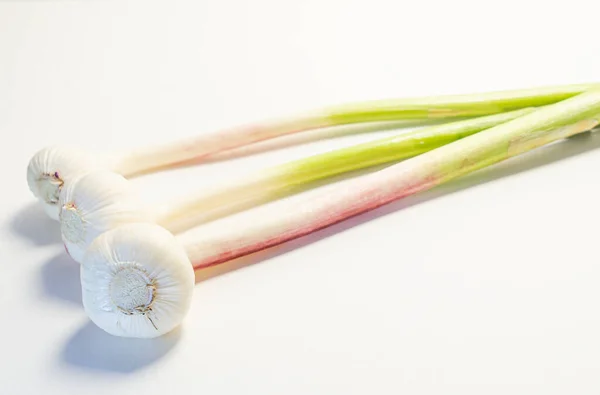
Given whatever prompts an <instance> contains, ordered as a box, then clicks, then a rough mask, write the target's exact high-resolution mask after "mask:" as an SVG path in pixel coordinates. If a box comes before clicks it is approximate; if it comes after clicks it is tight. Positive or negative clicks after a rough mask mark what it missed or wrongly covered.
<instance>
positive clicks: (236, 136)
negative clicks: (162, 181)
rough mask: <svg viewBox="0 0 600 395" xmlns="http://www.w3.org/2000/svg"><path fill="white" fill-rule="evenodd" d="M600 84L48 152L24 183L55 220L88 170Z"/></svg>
mask: <svg viewBox="0 0 600 395" xmlns="http://www.w3.org/2000/svg"><path fill="white" fill-rule="evenodd" d="M595 86H600V84H579V85H566V86H554V87H542V88H534V89H525V90H513V91H500V92H491V93H482V94H469V95H453V96H440V97H422V98H410V99H397V100H380V101H371V102H363V103H355V104H349V105H343V106H337V107H330V108H325V109H322V110H318V111H315V112H311V113H309V114H301V115H298V116H294V117H290V118H283V119H279V120H273V121H267V122H259V123H257V124H255V125H249V126H241V127H235V128H232V129H227V130H223V131H218V132H215V133H208V134H204V135H201V136H197V137H193V138H188V139H183V140H180V141H175V142H173V143H169V144H164V145H159V146H153V147H148V148H142V149H139V150H134V151H133V152H131V153H128V154H114V155H109V156H107V157H94V156H93V155H90V154H88V153H85V152H81V151H80V150H73V149H66V148H63V147H49V148H45V149H43V150H41V151H39V152H37V153H36V154H35V155H34V156H33V158H32V159H31V161H30V162H29V166H28V169H27V182H28V184H29V188H30V189H31V191H32V192H33V194H34V195H35V197H36V198H38V199H39V200H40V202H41V203H42V205H43V206H44V209H45V211H46V212H47V213H48V215H49V216H50V217H51V218H54V219H58V215H59V211H60V207H58V205H57V201H58V196H59V195H60V191H61V190H62V188H63V187H64V186H65V185H68V184H69V183H71V182H72V181H73V180H74V179H76V178H78V177H80V176H81V175H83V174H86V173H88V172H90V171H93V170H98V169H104V170H111V171H114V172H116V173H118V174H121V175H123V176H125V177H133V176H136V175H139V174H141V173H147V172H151V171H156V170H159V169H161V168H165V167H167V166H175V165H179V164H181V163H183V162H187V161H190V160H193V159H201V158H203V157H205V156H208V155H211V154H215V153H218V152H221V151H224V150H228V149H232V148H237V147H241V146H244V145H247V144H251V143H255V142H259V141H262V140H267V139H271V138H275V137H278V136H283V135H287V134H292V133H297V132H302V131H307V130H312V129H317V128H322V127H329V126H336V125H344V124H352V123H362V122H375V121H389V120H428V119H442V118H456V117H471V116H480V115H486V114H496V113H501V112H505V111H510V110H515V109H519V108H525V107H535V106H541V105H547V104H550V103H555V102H557V101H560V100H563V99H566V98H568V97H572V96H573V95H576V94H578V93H581V92H584V91H586V90H589V89H591V88H593V87H595Z"/></svg>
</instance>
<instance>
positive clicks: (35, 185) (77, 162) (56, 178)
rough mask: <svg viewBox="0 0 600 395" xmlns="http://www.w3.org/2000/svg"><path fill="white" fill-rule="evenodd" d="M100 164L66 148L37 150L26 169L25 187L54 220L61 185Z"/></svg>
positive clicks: (72, 149) (57, 208)
mask: <svg viewBox="0 0 600 395" xmlns="http://www.w3.org/2000/svg"><path fill="white" fill-rule="evenodd" d="M99 166H100V163H98V161H97V159H96V158H95V157H94V156H93V155H89V154H87V153H85V152H84V151H81V150H78V149H75V148H69V147H47V148H44V149H42V150H40V151H38V152H37V153H36V154H35V155H33V157H32V158H31V160H30V161H29V165H28V166H27V184H28V185H29V189H30V190H31V192H33V195H34V196H35V197H36V198H37V199H38V200H39V201H40V203H42V206H43V208H44V211H45V212H46V214H48V216H49V217H50V218H52V219H55V220H58V217H59V212H60V205H59V204H58V203H59V196H60V192H61V190H62V189H63V188H64V186H65V185H68V184H69V183H71V182H73V180H75V179H76V178H78V177H80V176H82V175H84V174H86V173H88V172H90V171H94V170H95V169H98V168H99Z"/></svg>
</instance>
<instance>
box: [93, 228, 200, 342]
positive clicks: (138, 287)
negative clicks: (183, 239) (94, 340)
mask: <svg viewBox="0 0 600 395" xmlns="http://www.w3.org/2000/svg"><path fill="white" fill-rule="evenodd" d="M194 283H195V277H194V270H193V268H192V264H191V263H190V260H189V259H188V257H187V255H186V253H185V250H184V249H183V247H182V245H181V244H180V243H179V242H178V241H177V239H176V238H175V237H174V236H173V235H172V234H171V233H169V232H168V231H167V230H165V229H164V228H161V227H160V226H158V225H154V224H143V223H137V224H128V225H124V226H121V227H118V228H115V229H112V230H110V231H108V232H106V233H103V234H102V235H100V236H99V237H97V238H96V239H95V240H94V242H93V243H92V244H91V245H90V248H89V249H88V251H87V253H86V254H85V257H84V259H83V262H82V265H81V286H82V296H83V306H84V308H85V311H86V313H87V315H88V316H89V317H90V319H91V320H92V321H93V322H94V324H96V325H97V326H98V327H100V328H101V329H103V330H104V331H106V332H108V333H110V334H111V335H114V336H122V337H137V338H153V337H158V336H161V335H164V334H166V333H168V332H170V331H171V330H173V329H174V328H176V327H177V326H179V325H180V323H181V322H182V320H183V319H184V317H185V316H186V314H187V312H188V311H189V308H190V305H191V299H192V295H193V291H194Z"/></svg>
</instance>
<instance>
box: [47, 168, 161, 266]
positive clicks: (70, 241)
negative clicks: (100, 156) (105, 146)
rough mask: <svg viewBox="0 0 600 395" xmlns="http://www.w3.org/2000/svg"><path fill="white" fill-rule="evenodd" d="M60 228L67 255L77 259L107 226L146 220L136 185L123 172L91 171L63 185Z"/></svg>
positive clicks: (111, 227) (60, 203) (147, 216)
mask: <svg viewBox="0 0 600 395" xmlns="http://www.w3.org/2000/svg"><path fill="white" fill-rule="evenodd" d="M59 207H60V214H59V221H60V232H61V236H62V239H63V242H64V244H65V248H66V249H67V251H68V252H69V255H71V257H72V258H73V259H74V260H75V261H77V262H80V263H81V261H82V259H83V256H84V254H85V251H86V250H87V248H88V246H89V245H90V244H91V243H92V241H93V240H94V239H95V238H96V237H98V236H100V235H101V234H102V233H104V232H106V231H107V230H110V229H113V228H116V227H118V226H120V225H124V224H128V223H132V222H149V221H150V216H149V214H148V212H147V210H146V209H145V208H144V207H143V206H142V204H141V200H140V199H139V197H138V195H137V193H136V191H135V188H133V186H132V185H131V183H130V182H129V181H127V180H126V179H125V178H124V177H123V176H121V175H119V174H116V173H113V172H110V171H93V172H90V173H88V174H86V175H84V176H82V177H81V178H79V179H76V180H74V181H72V182H70V183H68V184H65V186H64V187H63V188H62V191H61V194H60V199H59Z"/></svg>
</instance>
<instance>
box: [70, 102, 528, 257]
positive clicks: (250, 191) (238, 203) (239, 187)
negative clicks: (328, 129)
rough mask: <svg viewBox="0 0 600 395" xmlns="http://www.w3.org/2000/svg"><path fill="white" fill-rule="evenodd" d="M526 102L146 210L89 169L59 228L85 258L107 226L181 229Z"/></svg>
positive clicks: (494, 121) (123, 185)
mask: <svg viewBox="0 0 600 395" xmlns="http://www.w3.org/2000/svg"><path fill="white" fill-rule="evenodd" d="M531 111H533V109H522V110H517V111H512V112H508V113H503V114H496V115H490V116H487V117H480V118H475V119H470V120H465V121H459V122H454V123H449V124H444V125H439V126H434V127H429V128H423V129H420V130H416V131H412V132H409V133H405V134H402V135H400V136H397V137H391V138H385V139H380V140H377V141H373V142H369V143H366V144H360V145H357V146H354V147H348V148H342V149H340V150H335V151H331V152H326V153H323V154H320V155H315V156H312V157H308V158H305V159H300V160H297V161H294V162H291V163H288V164H284V165H280V166H275V167H273V168H270V169H266V170H263V171H259V172H256V173H253V174H251V175H250V176H247V177H245V178H242V179H239V180H234V182H232V183H228V184H225V186H222V187H220V188H216V189H214V190H213V191H210V192H208V193H207V192H205V191H202V192H201V193H199V194H198V195H195V196H192V197H188V198H186V199H184V200H182V201H181V202H180V203H177V202H175V203H174V204H169V205H165V206H163V207H164V208H161V207H157V208H155V209H154V210H152V209H148V210H147V209H145V208H144V207H143V206H142V204H140V199H139V197H138V196H137V195H136V194H135V190H134V189H133V188H132V185H131V184H130V182H129V181H127V180H126V179H125V178H124V177H123V176H121V175H118V174H116V173H113V172H109V171H96V172H91V173H89V174H87V175H85V176H83V177H81V178H80V179H79V180H78V181H76V182H73V183H71V184H69V185H67V186H66V187H65V188H64V189H63V190H62V192H61V194H60V199H59V206H60V207H61V211H60V227H61V235H62V239H63V242H64V244H65V248H66V249H67V251H68V252H69V254H70V255H71V257H72V258H73V259H74V260H75V261H77V262H81V260H82V259H83V255H84V253H85V251H86V250H87V248H88V246H89V245H90V243H92V241H93V240H94V239H95V238H96V237H98V236H99V235H101V234H102V233H104V232H106V231H108V230H110V229H113V228H116V227H118V226H121V225H124V224H127V223H131V222H155V223H158V224H159V225H161V226H162V227H164V228H166V229H167V230H169V231H171V232H173V233H176V232H181V231H183V230H186V229H189V228H190V227H192V226H196V225H199V224H201V223H204V222H206V221H210V220H213V219H216V218H219V217H223V216H226V215H229V214H232V213H235V212H238V211H241V210H243V209H246V208H249V207H252V206H255V205H258V204H261V203H264V202H267V201H270V200H275V199H277V198H279V197H281V196H282V195H285V194H291V193H292V192H294V188H297V187H298V186H301V185H307V184H308V183H309V182H311V181H314V180H318V179H323V178H326V177H331V176H333V175H336V174H341V173H344V172H347V171H350V170H356V169H361V168H365V167H369V166H373V165H376V164H381V163H387V162H390V161H394V160H400V159H404V158H407V157H410V156H414V155H417V154H420V153H422V152H425V151H428V150H431V149H433V148H435V147H438V146H441V145H443V144H446V143H449V142H451V141H454V140H457V139H460V138H462V137H465V136H467V135H470V134H473V133H476V132H479V131H481V130H484V129H487V128H489V127H492V126H495V125H498V124H500V123H502V122H506V121H509V120H511V119H514V118H516V117H518V116H521V115H524V114H527V113H530V112H531Z"/></svg>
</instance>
